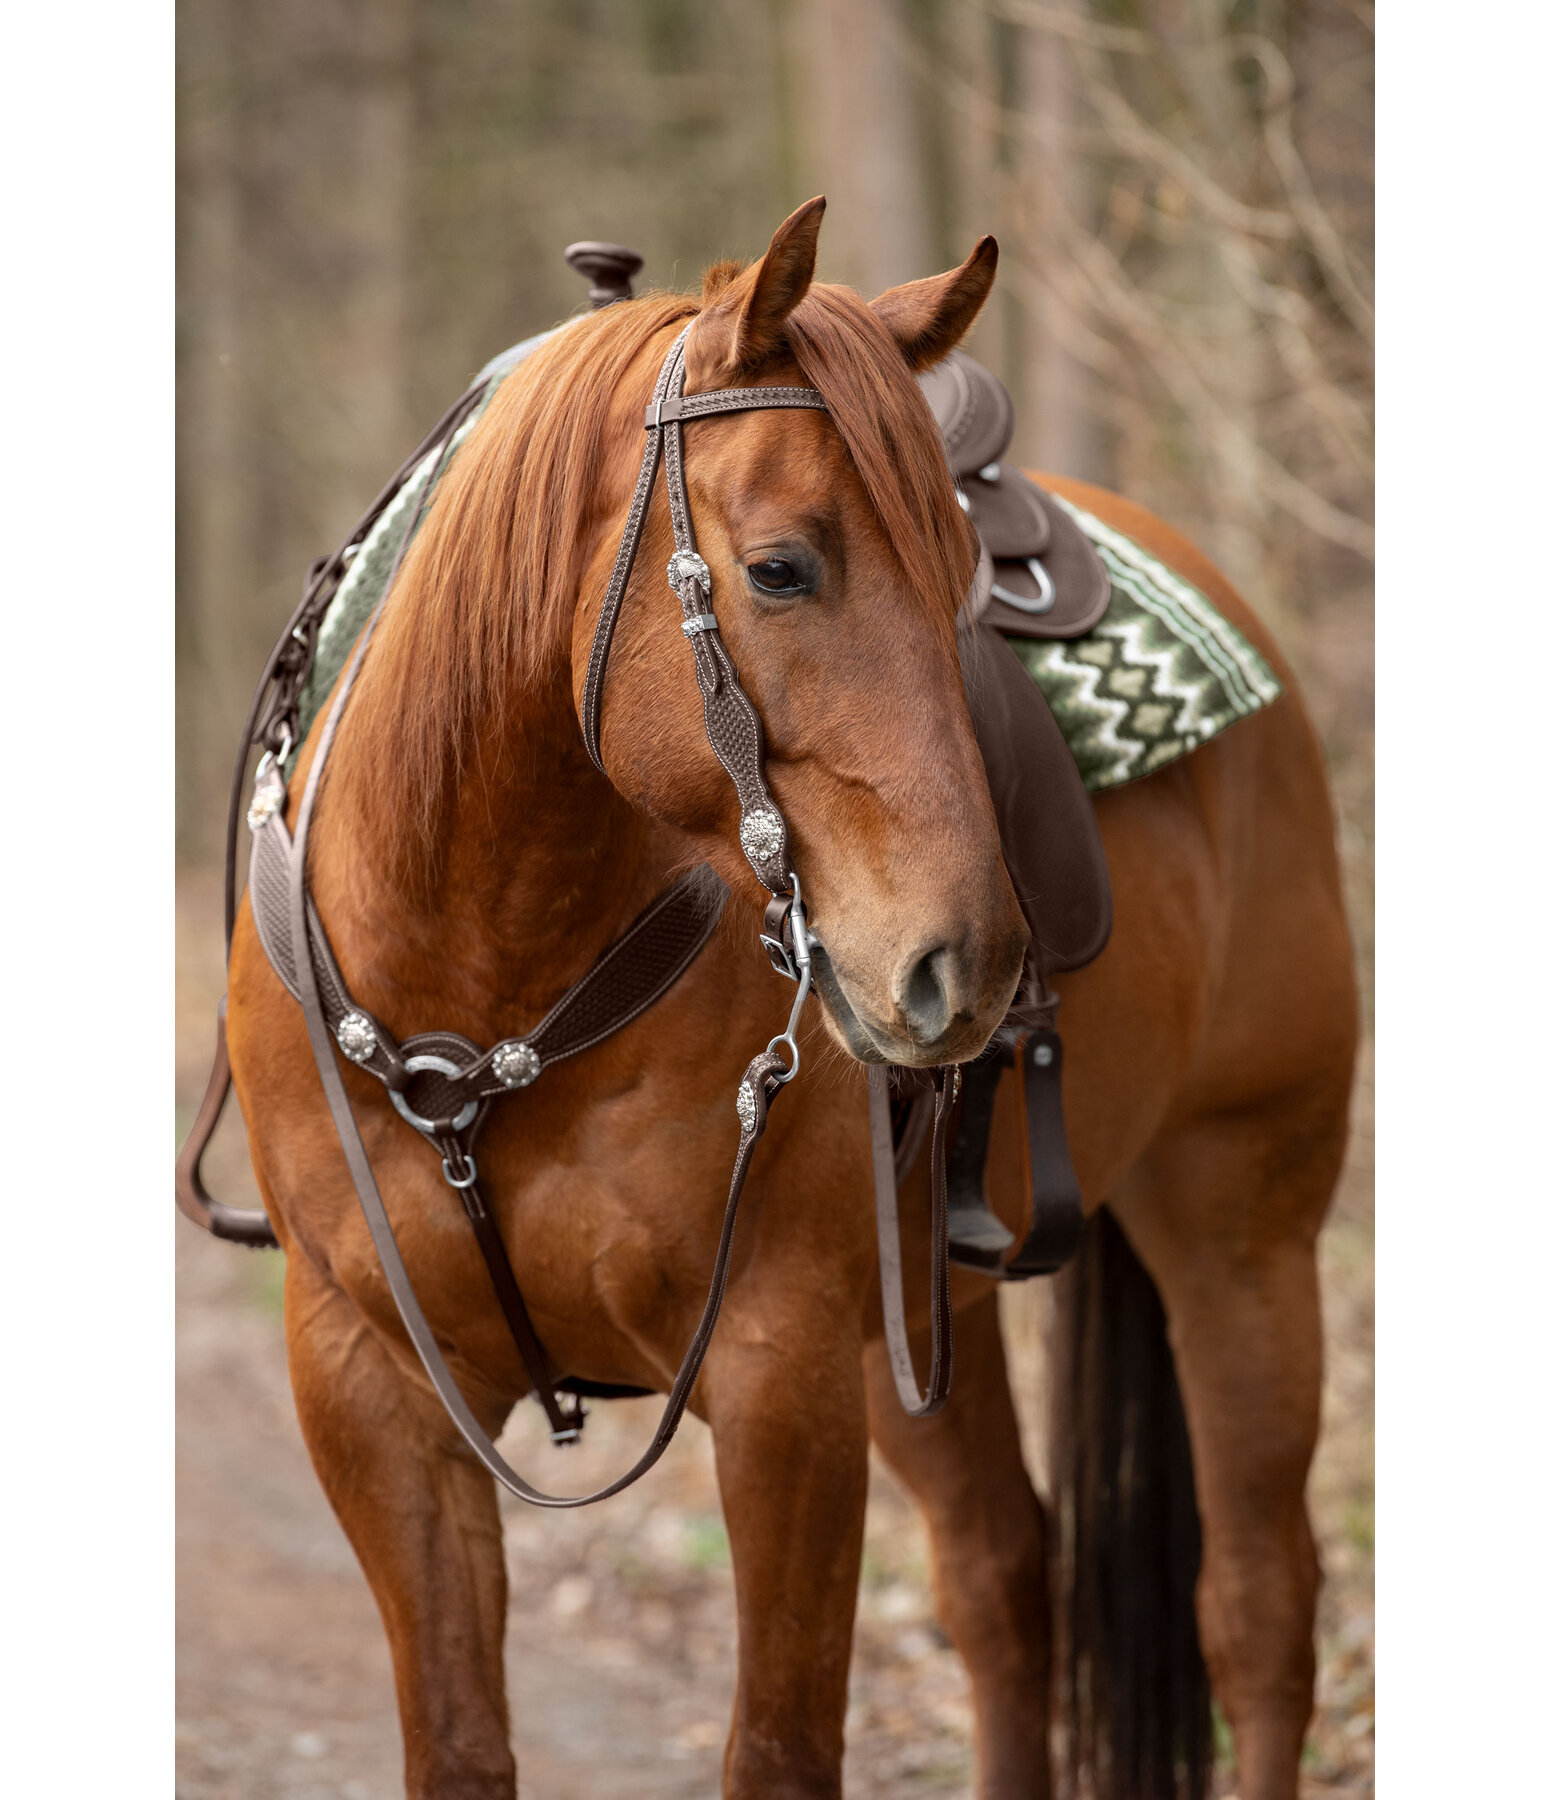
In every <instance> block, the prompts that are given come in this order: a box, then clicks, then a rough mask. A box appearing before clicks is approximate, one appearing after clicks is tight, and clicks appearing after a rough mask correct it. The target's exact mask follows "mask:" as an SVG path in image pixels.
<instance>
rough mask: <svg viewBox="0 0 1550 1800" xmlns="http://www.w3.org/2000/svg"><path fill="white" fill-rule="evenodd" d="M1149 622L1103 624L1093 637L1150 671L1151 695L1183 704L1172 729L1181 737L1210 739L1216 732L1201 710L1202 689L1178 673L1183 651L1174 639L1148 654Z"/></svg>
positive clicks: (1184, 651)
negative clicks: (1110, 641) (1107, 640)
mask: <svg viewBox="0 0 1550 1800" xmlns="http://www.w3.org/2000/svg"><path fill="white" fill-rule="evenodd" d="M1150 622H1151V621H1150V619H1149V617H1148V616H1147V615H1145V614H1143V615H1142V616H1141V617H1140V618H1138V619H1125V620H1115V621H1112V622H1111V621H1109V620H1105V621H1104V622H1103V624H1101V625H1100V626H1099V627H1098V629H1097V631H1096V632H1095V633H1094V635H1095V636H1097V637H1106V638H1112V639H1114V640H1115V641H1116V642H1118V643H1120V644H1122V645H1123V646H1124V651H1123V656H1124V660H1125V662H1126V663H1128V664H1129V665H1131V666H1132V667H1135V666H1137V665H1141V666H1144V667H1146V668H1149V669H1151V670H1152V692H1153V693H1154V694H1155V695H1157V696H1158V698H1160V699H1164V700H1180V701H1182V702H1183V709H1182V710H1181V711H1180V713H1179V716H1178V718H1177V719H1176V720H1175V721H1174V727H1173V729H1174V731H1175V732H1176V733H1177V734H1178V735H1179V736H1180V737H1184V736H1193V737H1196V738H1200V739H1205V738H1208V737H1210V735H1211V734H1212V732H1213V731H1215V729H1216V725H1215V722H1214V720H1213V719H1212V718H1211V716H1210V714H1209V713H1203V712H1202V711H1201V710H1200V708H1201V703H1202V701H1204V700H1205V698H1206V688H1205V685H1204V683H1201V682H1194V681H1188V680H1186V679H1185V677H1184V675H1183V673H1182V670H1181V665H1182V664H1183V663H1184V661H1185V658H1186V655H1187V650H1186V647H1185V646H1184V645H1182V644H1180V643H1179V642H1178V641H1177V640H1176V639H1170V640H1169V641H1168V642H1167V644H1166V646H1165V647H1164V648H1163V649H1161V650H1149V649H1148V648H1147V647H1146V644H1145V642H1144V639H1145V636H1146V628H1147V625H1148V624H1149V623H1150Z"/></svg>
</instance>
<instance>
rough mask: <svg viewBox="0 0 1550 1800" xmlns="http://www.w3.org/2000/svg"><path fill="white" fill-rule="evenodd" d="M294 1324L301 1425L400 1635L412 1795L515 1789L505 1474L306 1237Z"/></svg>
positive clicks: (465, 1799)
mask: <svg viewBox="0 0 1550 1800" xmlns="http://www.w3.org/2000/svg"><path fill="white" fill-rule="evenodd" d="M285 1324H286V1340H287V1346H288V1349H289V1354H290V1370H291V1386H292V1388H293V1390H294V1392H295V1396H296V1411H297V1414H298V1416H299V1418H300V1420H301V1428H302V1434H303V1436H304V1437H305V1439H306V1443H307V1449H308V1451H309V1452H310V1453H311V1456H312V1462H313V1466H314V1467H315V1468H316V1470H317V1473H318V1478H319V1480H320V1481H321V1482H322V1484H323V1488H324V1490H325V1492H326V1493H327V1495H328V1498H329V1502H330V1504H331V1505H332V1506H333V1509H334V1512H335V1513H336V1514H337V1516H338V1518H339V1522H340V1524H341V1525H342V1526H343V1527H344V1530H345V1535H346V1536H347V1537H348V1538H349V1540H350V1543H351V1545H352V1546H353V1548H354V1550H355V1554H356V1556H357V1557H358V1558H359V1559H360V1564H361V1567H362V1569H363V1570H364V1571H365V1575H366V1579H367V1581H368V1582H369V1583H370V1585H371V1590H372V1593H373V1594H374V1595H375V1597H376V1601H377V1605H378V1607H379V1609H380V1610H381V1613H382V1622H383V1624H384V1626H385V1627H386V1629H387V1635H388V1641H389V1643H390V1645H391V1648H392V1653H393V1673H394V1680H395V1685H396V1687H397V1692H398V1712H399V1720H400V1723H401V1725H402V1727H403V1736H404V1786H405V1789H406V1792H407V1795H408V1800H512V1796H513V1795H514V1794H515V1793H516V1764H515V1762H514V1761H513V1758H512V1754H511V1745H510V1741H509V1726H508V1718H507V1710H506V1685H505V1674H504V1667H503V1661H502V1642H503V1638H504V1635H505V1623H506V1564H505V1558H504V1554H503V1550H502V1542H501V1528H500V1518H499V1515H498V1512H497V1509H496V1504H495V1484H494V1482H493V1481H492V1480H491V1479H490V1477H489V1476H488V1475H487V1474H486V1473H485V1472H484V1470H483V1469H482V1468H480V1467H479V1465H478V1464H477V1463H475V1462H474V1461H473V1459H472V1457H470V1456H469V1455H468V1454H467V1453H466V1452H465V1451H463V1449H462V1447H461V1443H460V1442H459V1441H458V1440H457V1437H456V1433H455V1431H454V1429H453V1427H452V1425H451V1423H450V1421H449V1420H447V1418H446V1417H445V1415H444V1414H443V1413H442V1410H441V1407H440V1404H439V1403H438V1402H437V1401H436V1399H435V1397H434V1396H433V1395H432V1394H431V1393H430V1392H429V1390H428V1389H426V1388H425V1387H424V1386H423V1385H422V1384H421V1383H419V1382H417V1381H415V1380H414V1379H413V1378H412V1377H411V1376H410V1375H409V1374H408V1372H407V1367H406V1364H405V1363H404V1362H402V1361H400V1359H399V1358H398V1356H396V1355H395V1354H394V1353H393V1352H392V1351H391V1350H390V1349H389V1348H388V1346H387V1344H386V1342H385V1341H384V1340H383V1338H382V1337H381V1336H380V1335H379V1334H378V1333H377V1331H376V1330H375V1328H374V1327H373V1326H372V1325H370V1324H369V1323H368V1322H367V1320H366V1319H365V1318H364V1317H363V1316H362V1314H361V1313H360V1312H359V1311H358V1309H357V1308H356V1306H355V1303H354V1302H353V1301H352V1300H351V1299H350V1298H349V1297H348V1296H347V1295H345V1294H344V1293H343V1292H341V1291H340V1289H338V1288H337V1287H335V1286H334V1285H332V1283H331V1282H330V1281H329V1280H328V1278H327V1277H326V1276H324V1275H323V1274H321V1273H320V1272H319V1271H318V1270H316V1269H315V1268H314V1267H313V1266H312V1264H311V1263H310V1262H308V1261H307V1259H306V1257H305V1256H304V1255H303V1254H301V1253H300V1252H299V1251H294V1252H293V1253H292V1255H290V1256H289V1257H288V1258H287V1266H286V1280H285ZM487 1423H488V1424H489V1425H490V1426H491V1427H492V1428H493V1427H495V1426H496V1425H497V1421H495V1420H493V1419H492V1420H489V1421H487Z"/></svg>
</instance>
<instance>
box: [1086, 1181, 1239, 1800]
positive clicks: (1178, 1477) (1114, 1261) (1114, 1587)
mask: <svg viewBox="0 0 1550 1800" xmlns="http://www.w3.org/2000/svg"><path fill="white" fill-rule="evenodd" d="M1058 1296H1059V1298H1058V1305H1057V1312H1056V1324H1055V1344H1054V1350H1055V1355H1054V1359H1053V1360H1054V1366H1053V1371H1052V1372H1053V1374H1054V1377H1055V1382H1054V1389H1055V1391H1054V1419H1053V1421H1052V1423H1053V1432H1052V1446H1051V1447H1052V1452H1053V1454H1052V1457H1051V1464H1052V1467H1051V1480H1052V1484H1053V1488H1054V1515H1055V1517H1054V1523H1055V1525H1056V1542H1057V1545H1058V1550H1057V1556H1056V1564H1055V1570H1054V1575H1055V1613H1056V1636H1057V1644H1058V1650H1059V1657H1058V1663H1057V1666H1058V1667H1059V1668H1060V1671H1061V1673H1060V1677H1059V1692H1058V1693H1057V1696H1056V1701H1057V1704H1056V1711H1057V1715H1059V1714H1063V1715H1064V1725H1065V1730H1064V1733H1063V1734H1062V1735H1063V1738H1064V1761H1065V1765H1066V1778H1065V1783H1064V1786H1065V1789H1066V1791H1067V1792H1068V1793H1071V1794H1078V1793H1082V1794H1089V1793H1090V1794H1095V1795H1096V1796H1097V1797H1098V1800H1205V1795H1206V1794H1207V1792H1208V1790H1209V1788H1210V1784H1211V1761H1212V1756H1211V1752H1212V1723H1211V1686H1210V1682H1209V1680H1208V1678H1207V1675H1206V1669H1205V1663H1204V1661H1203V1659H1202V1657H1201V1654H1200V1640H1199V1637H1198V1636H1197V1633H1196V1626H1195V1606H1194V1597H1195V1582H1196V1578H1197V1577H1198V1575H1199V1572H1200V1516H1199V1514H1198V1512H1197V1511H1196V1509H1195V1477H1194V1469H1193V1466H1192V1464H1191V1460H1190V1451H1189V1436H1188V1433H1187V1431H1186V1429H1185V1424H1184V1409H1183V1404H1182V1402H1181V1400H1180V1398H1179V1385H1178V1379H1177V1376H1176V1375H1175V1372H1174V1367H1173V1352H1172V1350H1171V1349H1170V1348H1169V1344H1168V1333H1167V1321H1166V1318H1165V1316H1164V1313H1163V1307H1162V1300H1161V1298H1160V1297H1159V1295H1158V1292H1157V1289H1156V1287H1155V1286H1154V1285H1153V1282H1152V1278H1151V1276H1150V1275H1148V1274H1147V1272H1146V1270H1145V1269H1144V1268H1143V1267H1142V1265H1141V1262H1140V1259H1139V1258H1138V1257H1137V1256H1136V1253H1135V1251H1134V1250H1132V1249H1131V1247H1130V1242H1129V1240H1128V1239H1127V1238H1126V1236H1125V1234H1124V1232H1123V1231H1122V1230H1121V1229H1120V1227H1119V1224H1118V1222H1117V1221H1116V1220H1115V1219H1114V1217H1113V1216H1112V1214H1111V1213H1110V1212H1109V1210H1108V1208H1107V1207H1100V1208H1099V1210H1098V1212H1097V1213H1096V1214H1095V1215H1094V1216H1093V1217H1092V1218H1091V1219H1090V1220H1089V1221H1088V1224H1087V1228H1086V1231H1085V1233H1084V1236H1083V1241H1082V1247H1081V1249H1080V1250H1079V1251H1078V1252H1077V1255H1076V1258H1075V1261H1074V1262H1073V1264H1072V1266H1071V1268H1070V1269H1068V1270H1067V1271H1066V1273H1065V1274H1064V1275H1063V1276H1062V1277H1061V1281H1060V1285H1059V1289H1058Z"/></svg>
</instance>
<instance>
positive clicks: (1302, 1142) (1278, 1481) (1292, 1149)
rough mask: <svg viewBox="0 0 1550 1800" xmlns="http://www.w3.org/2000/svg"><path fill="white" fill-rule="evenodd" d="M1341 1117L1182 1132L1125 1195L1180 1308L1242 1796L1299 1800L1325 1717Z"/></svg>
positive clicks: (1141, 1249)
mask: <svg viewBox="0 0 1550 1800" xmlns="http://www.w3.org/2000/svg"><path fill="white" fill-rule="evenodd" d="M1336 1113H1338V1114H1340V1115H1341V1116H1342V1117H1343V1093H1342V1094H1341V1095H1339V1096H1333V1097H1329V1098H1326V1099H1324V1100H1315V1101H1314V1102H1313V1103H1312V1107H1311V1111H1310V1107H1309V1103H1308V1101H1307V1100H1306V1099H1301V1100H1299V1101H1297V1102H1295V1103H1294V1104H1292V1105H1291V1106H1290V1108H1279V1109H1273V1110H1270V1111H1267V1112H1265V1113H1257V1114H1247V1115H1245V1114H1235V1115H1234V1116H1233V1117H1232V1118H1231V1119H1230V1120H1214V1121H1211V1122H1208V1123H1205V1124H1200V1125H1196V1126H1193V1127H1190V1128H1188V1129H1185V1130H1180V1131H1176V1132H1173V1133H1171V1134H1169V1136H1168V1137H1166V1138H1165V1139H1164V1140H1162V1141H1161V1142H1160V1143H1159V1144H1157V1145H1155V1146H1154V1147H1153V1148H1152V1149H1151V1150H1149V1152H1148V1154H1147V1157H1146V1159H1145V1161H1144V1162H1143V1165H1142V1167H1141V1168H1140V1169H1139V1170H1138V1171H1137V1172H1136V1173H1135V1175H1134V1176H1133V1177H1132V1178H1131V1179H1130V1180H1129V1181H1128V1182H1127V1183H1126V1186H1125V1188H1124V1190H1123V1191H1122V1192H1121V1193H1120V1194H1119V1195H1118V1196H1116V1198H1115V1200H1114V1201H1113V1202H1111V1204H1112V1205H1113V1206H1114V1209H1115V1211H1116V1212H1117V1213H1118V1215H1119V1218H1120V1220H1121V1222H1122V1223H1123V1225H1124V1227H1125V1230H1126V1232H1127V1234H1128V1235H1129V1237H1130V1239H1131V1242H1132V1243H1133V1244H1134V1246H1135V1248H1136V1251H1137V1253H1138V1255H1139V1256H1140V1257H1141V1258H1142V1260H1143V1262H1145V1263H1146V1264H1147V1266H1148V1268H1149V1269H1150V1271H1151V1274H1152V1277H1153V1279H1154V1280H1155V1281H1156V1283H1157V1286H1158V1290H1159V1292H1160V1293H1161V1295H1162V1300H1163V1306H1164V1308H1165V1310H1166V1312H1167V1315H1168V1328H1169V1338H1170V1341H1171V1343H1172V1346H1173V1352H1174V1359H1175V1362H1176V1365H1177V1369H1178V1376H1179V1388H1180V1393H1181V1395H1182V1397H1183V1401H1184V1411H1185V1417H1186V1420H1187V1423H1188V1427H1189V1437H1190V1449H1191V1455H1192V1460H1193V1463H1194V1471H1195V1489H1196V1497H1197V1503H1198V1506H1199V1511H1200V1521H1201V1538H1202V1563H1201V1572H1200V1580H1199V1583H1198V1585H1197V1589H1196V1615H1197V1618H1198V1620H1199V1624H1200V1641H1201V1649H1202V1651H1203V1652H1204V1655H1205V1659H1206V1667H1207V1669H1208V1671H1209V1673H1210V1676H1211V1685H1212V1688H1213V1690H1214V1692H1215V1695H1216V1698H1217V1700H1218V1702H1219V1704H1220V1705H1221V1707H1222V1710H1223V1712H1224V1713H1225V1714H1226V1716H1227V1721H1228V1723H1229V1725H1230V1726H1231V1727H1232V1732H1233V1739H1234V1744H1235V1747H1236V1751H1237V1759H1238V1777H1237V1782H1236V1788H1237V1792H1238V1793H1239V1795H1240V1796H1241V1797H1242V1800H1293V1796H1295V1794H1296V1792H1297V1769H1298V1762H1299V1757H1300V1753H1301V1748H1302V1741H1303V1735H1304V1733H1305V1732H1306V1730H1307V1727H1308V1721H1309V1719H1310V1717H1311V1715H1312V1710H1313V1682H1314V1647H1313V1628H1314V1608H1315V1603H1316V1600H1317V1596H1318V1582H1319V1573H1318V1558H1317V1554H1316V1552H1315V1549H1314V1543H1313V1535H1312V1532H1311V1530H1310V1528H1309V1524H1308V1514H1307V1507H1306V1503H1305V1498H1304V1489H1305V1486H1306V1483H1307V1478H1308V1468H1309V1465H1310V1463H1311V1461H1312V1457H1313V1450H1314V1444H1315V1441H1316V1439H1317V1436H1318V1424H1319V1385H1320V1378H1321V1369H1322V1341H1321V1333H1320V1321H1319V1295H1318V1273H1317V1268H1316V1264H1315V1260H1314V1243H1315V1234H1316V1232H1317V1229H1318V1225H1319V1222H1320V1220H1321V1219H1322V1217H1323V1213H1324V1209H1325V1207H1326V1205H1327V1203H1328V1197H1329V1193H1330V1190H1331V1188H1332V1186H1333V1183H1334V1178H1335V1174H1336V1171H1337V1169H1338V1164H1339V1147H1340V1143H1341V1140H1342V1138H1343V1130H1342V1129H1341V1126H1340V1124H1339V1123H1338V1122H1337V1121H1336V1120H1335V1118H1334V1115H1335V1114H1336Z"/></svg>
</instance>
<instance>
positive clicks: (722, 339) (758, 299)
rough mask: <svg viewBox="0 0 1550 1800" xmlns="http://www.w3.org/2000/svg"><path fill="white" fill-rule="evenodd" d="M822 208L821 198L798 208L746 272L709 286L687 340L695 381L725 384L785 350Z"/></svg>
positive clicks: (809, 273)
mask: <svg viewBox="0 0 1550 1800" xmlns="http://www.w3.org/2000/svg"><path fill="white" fill-rule="evenodd" d="M827 205H828V201H827V200H825V198H824V197H823V195H822V194H820V195H819V196H818V198H817V199H816V200H809V201H808V202H807V204H806V205H805V206H799V207H798V208H797V209H796V211H795V212H794V213H793V214H792V215H791V217H790V218H789V219H787V220H786V222H785V223H784V224H783V225H782V226H780V228H779V229H778V230H777V231H776V233H775V235H774V237H772V238H771V239H770V247H769V249H768V250H766V251H765V253H764V255H763V256H762V257H760V259H759V260H758V262H756V263H755V264H754V265H753V267H752V268H751V269H745V270H744V271H743V273H742V274H741V275H739V276H738V277H737V279H736V280H735V281H733V282H731V283H730V284H729V285H728V286H726V287H724V288H720V286H719V283H718V284H717V285H716V287H713V288H712V290H711V291H712V292H715V294H716V298H715V302H714V304H713V305H711V306H710V307H708V308H707V310H706V311H705V312H703V313H702V314H701V315H700V319H699V323H698V324H697V325H696V326H695V328H694V333H693V336H692V337H691V338H690V340H689V341H690V343H691V345H692V346H693V347H694V352H695V354H694V359H693V360H694V362H695V364H696V365H697V369H696V374H697V378H698V379H699V380H700V381H704V382H713V383H714V385H717V386H730V385H732V384H733V383H734V382H735V379H736V377H737V376H739V375H747V374H751V373H752V372H753V370H755V369H757V368H758V366H759V365H760V363H762V362H766V361H768V359H769V358H770V357H771V356H773V355H774V354H775V352H776V351H777V350H779V349H781V348H782V347H783V346H784V344H785V341H786V330H785V327H786V316H787V314H788V313H790V312H791V311H792V310H793V309H794V308H795V307H796V306H798V305H800V303H801V300H802V296H803V295H804V294H805V293H806V292H807V290H808V288H809V287H810V286H811V285H812V280H813V264H814V263H815V261H816V260H817V257H818V227H819V226H820V225H821V224H822V223H823V213H824V208H825V206H827ZM713 273H719V269H718V270H717V271H713ZM718 290H719V291H718Z"/></svg>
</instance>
